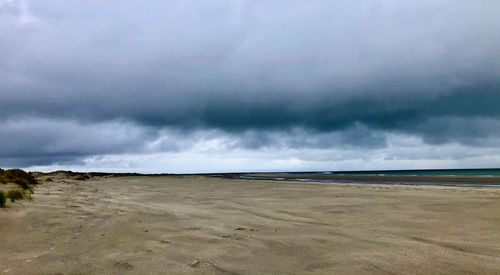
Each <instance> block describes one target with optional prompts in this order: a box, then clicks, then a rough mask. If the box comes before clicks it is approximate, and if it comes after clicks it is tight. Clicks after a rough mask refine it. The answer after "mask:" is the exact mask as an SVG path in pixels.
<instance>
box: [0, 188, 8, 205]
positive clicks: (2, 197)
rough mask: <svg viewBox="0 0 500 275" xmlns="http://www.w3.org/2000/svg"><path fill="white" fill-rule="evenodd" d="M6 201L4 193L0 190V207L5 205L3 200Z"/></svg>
mask: <svg viewBox="0 0 500 275" xmlns="http://www.w3.org/2000/svg"><path fill="white" fill-rule="evenodd" d="M6 201H7V198H6V197H5V193H4V192H3V191H2V190H0V208H3V207H5V202H6Z"/></svg>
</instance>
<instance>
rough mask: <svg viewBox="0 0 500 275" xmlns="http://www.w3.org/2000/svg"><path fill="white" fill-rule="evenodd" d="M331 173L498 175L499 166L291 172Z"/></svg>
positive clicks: (499, 172)
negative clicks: (485, 167) (486, 167)
mask: <svg viewBox="0 0 500 275" xmlns="http://www.w3.org/2000/svg"><path fill="white" fill-rule="evenodd" d="M294 173H297V174H309V173H312V174H332V175H387V176H391V175H393V176H480V177H494V176H500V168H488V169H428V170H373V171H319V172H305V173H304V172H292V173H291V174H294Z"/></svg>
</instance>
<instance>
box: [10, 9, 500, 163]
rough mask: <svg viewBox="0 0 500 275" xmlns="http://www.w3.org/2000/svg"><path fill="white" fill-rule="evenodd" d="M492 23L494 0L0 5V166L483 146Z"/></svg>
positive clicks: (495, 56) (491, 84)
mask: <svg viewBox="0 0 500 275" xmlns="http://www.w3.org/2000/svg"><path fill="white" fill-rule="evenodd" d="M498 18H500V5H499V4H498V3H497V2H496V1H475V2H474V1H439V2H436V1H405V2H401V1H314V2H304V1H243V0H240V1H238V0H237V1H222V0H220V1H209V2H200V1H168V2H165V1H148V2H147V3H144V2H141V1H126V2H123V1H107V2H94V1H83V2H82V1H80V2H74V1H55V0H49V1H44V2H43V3H42V2H40V1H22V0H8V1H5V0H4V1H0V34H1V35H0V122H1V123H2V125H10V126H9V127H10V128H9V127H7V128H6V129H7V130H5V131H3V133H5V135H2V136H1V137H0V138H1V139H2V144H0V158H3V159H10V161H11V162H12V161H13V160H12V159H15V158H23V159H25V160H26V163H28V162H29V161H28V159H32V160H33V161H32V162H33V163H37V164H39V163H43V162H54V161H71V160H72V159H73V160H74V159H81V158H82V157H84V156H89V155H96V154H97V155H98V154H108V153H109V154H115V153H120V152H124V151H127V152H132V151H134V150H135V152H149V153H151V152H155V151H170V152H178V151H182V150H185V149H186V148H190V146H193V144H195V143H196V142H198V141H200V140H203V139H204V138H205V139H208V140H210V139H214V138H215V137H216V136H219V137H220V138H222V139H224V138H226V139H227V140H228V143H227V146H228V147H227V148H234V147H241V148H254V149H259V148H266V147H273V148H279V147H280V148H332V147H338V146H344V147H353V148H362V147H364V148H385V146H387V140H386V134H387V133H397V134H403V135H405V134H407V135H412V136H417V137H421V138H423V140H424V141H425V142H427V143H430V144H444V143H452V142H458V143H463V144H471V145H472V144H476V145H475V146H481V144H483V143H484V142H486V141H487V143H488V144H490V143H495V141H494V140H495V138H496V137H498V130H499V128H498V121H499V120H500V80H499V79H500V78H499V76H500V54H499V52H498V49H499V48H500V20H498ZM19 117H30V118H33V117H38V118H39V119H41V120H43V121H52V122H53V121H59V122H61V121H72V123H73V124H72V125H80V126H81V127H88V128H89V129H97V128H98V127H104V126H103V125H105V126H106V127H108V128H107V129H114V130H113V131H117V134H116V135H117V137H118V139H117V140H115V139H114V135H115V132H108V133H100V132H98V131H97V130H91V131H90V132H85V134H82V135H80V136H79V135H77V134H75V133H76V132H78V131H82V129H80V128H78V127H80V126H78V127H77V129H71V127H73V126H67V127H60V126H56V125H53V124H51V123H49V124H48V125H45V124H43V126H40V127H39V129H37V132H38V133H40V134H39V136H37V137H33V136H32V135H30V132H29V131H28V130H26V131H25V130H22V129H20V128H15V127H14V126H13V125H14V124H12V121H13V120H16V119H18V118H19ZM117 121H118V122H119V123H117ZM41 125H42V124H41ZM82 125H86V126H82ZM110 125H115V126H110ZM16 127H20V126H16ZM44 127H45V131H44V130H43V129H41V128H44ZM75 127H76V126H75ZM106 127H105V128H106ZM122 127H123V128H122ZM62 128H69V129H68V130H64V131H63V130H61V129H62ZM123 129H127V130H130V131H132V132H133V133H132V134H131V135H130V136H128V135H123V136H127V137H123V136H121V135H122V134H123V131H124V130H123ZM165 129H168V131H167V130H165ZM297 129H299V130H297ZM134 131H136V132H134ZM162 131H163V132H162ZM50 132H52V133H53V134H49V133H50ZM174 132H175V133H174ZM7 133H8V134H9V137H7ZM120 133H122V134H120ZM203 135H206V136H203ZM14 136H17V137H19V138H18V139H16V138H13V137H14ZM83 137H85V140H79V139H78V138H83ZM122 137H123V138H122ZM68 141H70V142H68ZM77 141H78V142H77ZM30 144H32V145H31V147H30ZM72 156H73V157H72Z"/></svg>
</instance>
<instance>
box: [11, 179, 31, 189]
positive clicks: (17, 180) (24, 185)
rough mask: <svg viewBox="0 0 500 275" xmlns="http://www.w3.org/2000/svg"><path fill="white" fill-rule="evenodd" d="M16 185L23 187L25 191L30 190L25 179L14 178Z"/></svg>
mask: <svg viewBox="0 0 500 275" xmlns="http://www.w3.org/2000/svg"><path fill="white" fill-rule="evenodd" d="M13 181H14V183H15V184H17V185H19V186H21V187H22V188H23V189H29V185H28V181H27V180H25V179H23V178H14V179H13Z"/></svg>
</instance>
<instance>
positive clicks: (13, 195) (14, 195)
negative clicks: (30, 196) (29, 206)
mask: <svg viewBox="0 0 500 275" xmlns="http://www.w3.org/2000/svg"><path fill="white" fill-rule="evenodd" d="M7 198H9V199H10V201H11V202H15V201H16V200H22V199H23V198H24V195H23V192H21V191H19V190H9V192H7Z"/></svg>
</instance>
